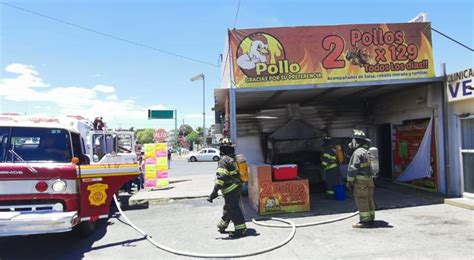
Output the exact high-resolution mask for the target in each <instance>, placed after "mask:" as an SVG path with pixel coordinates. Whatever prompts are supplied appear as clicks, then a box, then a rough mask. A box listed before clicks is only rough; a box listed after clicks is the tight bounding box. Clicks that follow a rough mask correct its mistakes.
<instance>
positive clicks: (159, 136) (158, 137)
mask: <svg viewBox="0 0 474 260" xmlns="http://www.w3.org/2000/svg"><path fill="white" fill-rule="evenodd" d="M166 138H168V132H166V130H165V129H163V128H160V129H156V131H155V134H154V138H153V139H154V140H155V141H157V142H164V141H165V140H166Z"/></svg>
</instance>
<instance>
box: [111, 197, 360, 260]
mask: <svg viewBox="0 0 474 260" xmlns="http://www.w3.org/2000/svg"><path fill="white" fill-rule="evenodd" d="M114 201H115V205H116V206H117V209H118V211H119V213H120V216H122V217H123V218H124V220H125V222H126V223H127V224H128V225H129V226H130V227H132V228H133V229H135V230H136V231H137V232H138V233H140V234H142V235H143V236H144V237H145V238H146V240H148V242H150V243H151V244H152V245H154V246H155V247H157V248H159V249H161V250H163V251H166V252H168V253H172V254H175V255H181V256H189V257H199V258H238V257H248V256H254V255H259V254H263V253H267V252H270V251H273V250H275V249H278V248H280V247H282V246H284V245H286V244H288V243H289V242H290V241H291V240H292V239H293V237H294V236H295V234H296V228H297V227H308V226H315V225H322V224H329V223H334V222H337V221H341V220H344V219H348V218H351V217H353V216H356V215H357V214H358V212H355V213H352V214H350V215H348V216H344V217H341V218H337V219H331V220H326V221H318V222H312V223H305V224H298V225H296V224H295V223H294V222H293V221H291V220H287V219H282V218H273V217H270V218H265V219H260V220H256V219H252V222H253V223H254V224H256V225H259V226H263V227H275V228H291V232H290V235H289V236H288V237H287V238H286V239H285V240H283V241H281V242H280V243H278V244H276V245H273V246H269V247H267V248H264V249H261V250H258V251H254V252H249V253H227V254H208V253H195V252H188V251H181V250H176V249H173V248H170V247H167V246H165V245H162V244H160V243H158V242H156V241H155V240H154V239H153V238H152V237H151V236H150V235H148V234H147V233H146V232H145V231H143V230H141V229H140V228H139V227H137V226H136V225H134V224H133V223H132V222H131V221H130V219H128V217H127V216H126V215H125V214H124V213H123V211H122V208H121V207H120V203H119V202H118V200H117V196H116V195H115V194H114ZM269 220H270V221H278V222H283V223H286V224H287V225H275V224H266V223H262V222H261V221H269Z"/></svg>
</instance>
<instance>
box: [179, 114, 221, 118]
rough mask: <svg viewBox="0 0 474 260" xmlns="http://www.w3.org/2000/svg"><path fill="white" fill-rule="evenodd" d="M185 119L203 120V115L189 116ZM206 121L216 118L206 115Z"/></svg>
mask: <svg viewBox="0 0 474 260" xmlns="http://www.w3.org/2000/svg"><path fill="white" fill-rule="evenodd" d="M185 117H186V118H189V119H202V114H187V115H185ZM206 119H214V116H212V115H206Z"/></svg>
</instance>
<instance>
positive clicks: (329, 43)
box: [229, 23, 434, 87]
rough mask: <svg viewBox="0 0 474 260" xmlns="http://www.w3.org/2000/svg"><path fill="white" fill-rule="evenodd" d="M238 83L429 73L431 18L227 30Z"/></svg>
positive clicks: (431, 71) (352, 79) (371, 78)
mask: <svg viewBox="0 0 474 260" xmlns="http://www.w3.org/2000/svg"><path fill="white" fill-rule="evenodd" d="M229 44H230V52H231V57H232V59H231V63H232V68H233V75H234V82H235V85H236V86H237V87H271V86H282V85H304V84H318V83H336V82H357V81H374V80H386V79H407V78H427V77H434V67H433V53H432V47H431V24H430V23H398V24H363V25H337V26H306V27H281V28H266V29H244V30H230V31H229Z"/></svg>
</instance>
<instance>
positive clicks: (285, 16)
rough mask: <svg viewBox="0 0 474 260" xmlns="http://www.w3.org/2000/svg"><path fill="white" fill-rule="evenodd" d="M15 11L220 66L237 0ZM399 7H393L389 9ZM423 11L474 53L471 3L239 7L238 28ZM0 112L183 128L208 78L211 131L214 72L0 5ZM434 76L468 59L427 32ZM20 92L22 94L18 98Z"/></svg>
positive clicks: (76, 4) (394, 18)
mask: <svg viewBox="0 0 474 260" xmlns="http://www.w3.org/2000/svg"><path fill="white" fill-rule="evenodd" d="M1 1H3V2H7V3H11V4H14V5H16V6H19V7H22V8H25V9H29V10H32V11H36V12H39V13H42V14H46V15H49V16H52V17H56V18H59V19H62V20H65V21H68V22H71V23H74V24H78V25H81V26H84V27H88V28H91V29H94V30H97V31H100V32H104V33H108V34H112V35H115V36H118V37H122V38H126V39H129V40H133V41H136V42H140V43H143V44H146V45H149V46H153V47H156V48H159V49H162V50H166V51H170V52H174V53H177V54H180V55H184V56H189V57H192V58H195V59H199V60H203V61H205V62H208V63H212V64H217V61H218V57H219V54H221V53H222V50H223V47H224V41H225V37H226V32H227V29H228V28H232V27H233V23H234V17H235V13H236V9H237V4H238V0H232V1H230V0H229V1H217V0H216V1H180V0H169V1H151V0H146V1H145V0H134V1H132V0H127V1H125V0H114V1H112V0H110V1H109V0H101V1H92V0H85V1H78V0H69V1H59V0H54V1H53V0H49V1H43V0H36V1H8V0H1ZM395 2H396V4H394V3H395ZM422 11H424V12H427V13H428V19H429V21H431V22H432V26H433V27H434V28H436V29H438V30H440V31H442V32H444V33H446V34H448V35H449V36H451V37H453V38H455V39H457V40H459V41H461V42H463V43H465V44H467V45H468V46H471V47H472V46H474V36H473V35H474V33H473V25H474V20H473V19H474V17H473V13H474V4H473V2H472V1H469V0H465V1H448V0H446V1H415V0H412V1H339V2H337V1H258V0H253V1H250V0H241V4H240V11H239V15H238V19H237V23H236V28H258V27H281V26H299V25H329V24H357V23H391V22H406V21H408V20H409V19H411V18H413V17H414V16H416V15H417V14H418V13H420V12H422ZM0 37H1V42H0V71H1V72H0V80H1V81H0V112H2V113H5V112H16V113H22V114H23V113H25V112H26V113H27V114H29V115H48V116H52V115H58V114H81V115H85V116H88V117H92V116H95V115H102V116H103V117H104V119H105V121H106V122H107V123H108V125H109V126H111V127H130V126H135V127H153V128H158V127H164V128H167V129H171V128H173V127H174V121H173V120H159V121H157V120H151V121H149V120H147V119H146V113H145V111H146V109H148V108H150V107H152V108H157V109H177V110H178V119H179V123H182V121H183V120H184V121H185V123H187V124H191V125H192V126H193V127H196V126H200V125H202V83H201V82H191V81H190V78H191V77H192V76H194V75H196V74H198V73H201V72H202V73H204V74H205V76H206V107H207V111H206V113H207V120H206V125H207V126H209V125H210V124H212V122H213V120H214V119H213V118H214V114H213V112H212V111H211V107H212V105H213V103H214V97H213V89H214V88H216V87H219V82H220V78H219V77H220V70H219V69H218V68H216V67H213V66H209V65H205V64H201V63H196V62H192V61H189V60H186V59H182V58H178V57H174V56H170V55H167V54H163V53H159V52H155V51H152V50H150V49H146V48H141V47H138V46H135V45H130V44H128V43H124V42H120V41H116V40H113V39H110V38H107V37H105V36H102V35H97V34H94V33H90V32H86V31H83V30H79V29H77V28H74V27H71V26H68V25H65V24H61V23H57V22H54V21H51V20H48V19H45V18H42V17H38V16H36V15H32V14H29V13H25V12H22V11H20V10H17V9H12V8H10V7H7V6H4V5H2V4H0ZM433 50H434V60H435V64H436V68H435V69H436V72H437V74H439V67H440V64H441V63H442V62H445V63H447V70H448V73H450V72H456V71H459V70H462V69H464V68H467V67H471V66H473V61H474V59H473V54H472V52H469V51H467V50H466V49H464V48H462V47H460V46H458V45H456V44H454V43H453V42H451V41H449V40H447V39H445V38H443V37H441V36H439V35H437V34H435V33H433ZM20 90H21V91H20Z"/></svg>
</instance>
